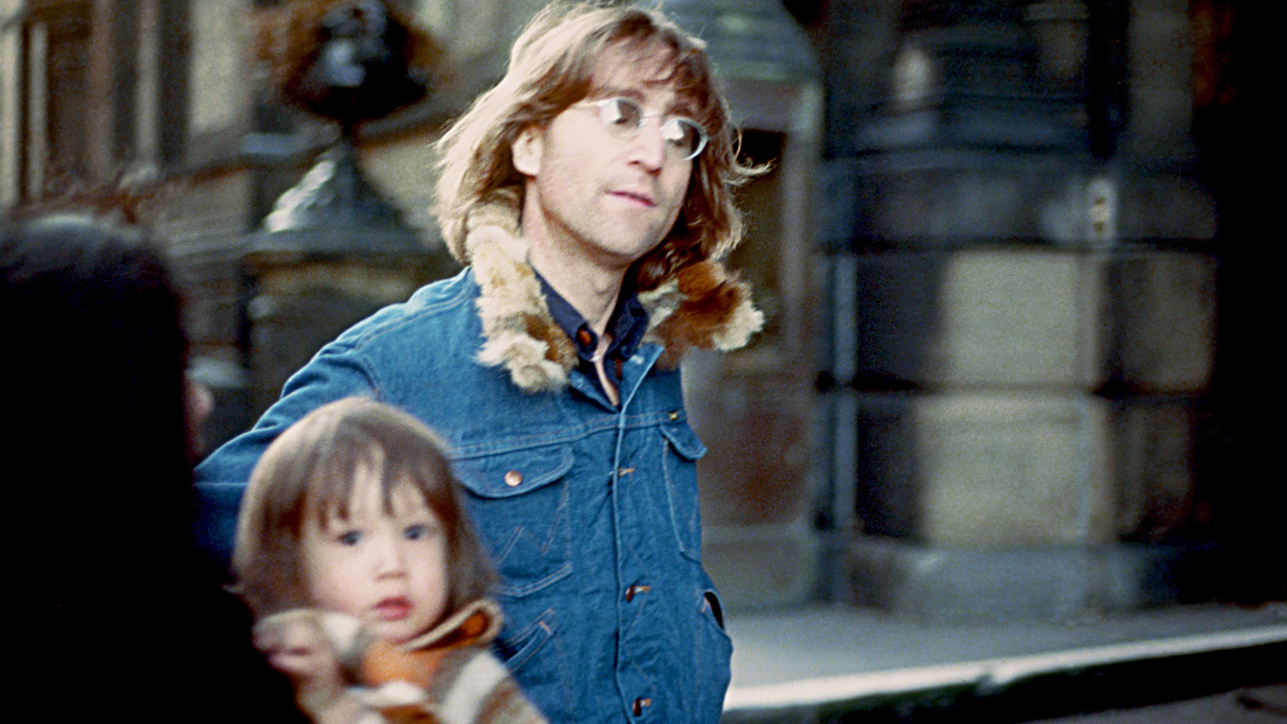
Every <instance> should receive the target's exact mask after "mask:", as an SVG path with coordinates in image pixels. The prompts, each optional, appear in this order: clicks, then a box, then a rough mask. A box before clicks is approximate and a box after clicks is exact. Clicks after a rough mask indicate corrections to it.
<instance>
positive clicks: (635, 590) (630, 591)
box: [626, 584, 652, 603]
mask: <svg viewBox="0 0 1287 724" xmlns="http://www.w3.org/2000/svg"><path fill="white" fill-rule="evenodd" d="M650 590H652V586H645V585H643V584H635V585H633V586H631V587H629V588H627V589H626V603H630V602H631V601H633V600H635V596H637V595H639V594H641V593H647V592H648V591H650Z"/></svg>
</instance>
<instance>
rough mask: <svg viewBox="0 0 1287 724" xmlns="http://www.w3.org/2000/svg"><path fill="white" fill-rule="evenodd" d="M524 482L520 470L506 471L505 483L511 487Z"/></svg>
mask: <svg viewBox="0 0 1287 724" xmlns="http://www.w3.org/2000/svg"><path fill="white" fill-rule="evenodd" d="M522 482H523V474H522V473H520V472H519V471H517V470H511V471H509V472H508V473H505V484H506V485H508V486H509V487H511V488H512V487H514V486H516V485H519V484H521V483H522Z"/></svg>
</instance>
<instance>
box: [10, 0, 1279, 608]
mask: <svg viewBox="0 0 1287 724" xmlns="http://www.w3.org/2000/svg"><path fill="white" fill-rule="evenodd" d="M303 4H305V5H314V6H327V7H331V6H336V5H344V3H335V2H332V3H318V2H312V3H303ZM391 4H392V5H395V6H396V7H397V9H398V10H400V11H401V13H402V14H401V15H399V16H398V17H402V18H409V19H410V20H411V22H413V23H414V24H415V25H417V26H418V27H419V28H420V29H421V30H422V31H423V32H424V33H427V34H428V36H430V37H432V38H434V39H436V42H437V46H438V50H440V56H439V61H438V62H437V63H436V64H435V65H434V67H433V68H432V72H423V73H419V74H418V75H417V72H418V71H417V70H416V69H415V68H411V69H410V70H408V72H409V73H410V75H411V76H413V80H414V81H415V82H416V83H419V84H423V85H425V86H426V87H427V92H426V93H424V94H423V97H422V98H421V97H420V95H419V94H417V93H409V94H408V95H407V102H406V103H403V104H401V107H399V108H395V109H393V110H390V109H387V108H381V109H379V110H378V111H376V110H372V111H371V113H370V114H368V116H364V117H361V118H360V119H358V121H360V122H354V121H352V119H349V120H347V121H346V120H345V119H343V118H340V117H339V114H338V113H333V114H332V115H331V116H329V117H328V116H326V114H325V113H323V114H322V115H317V114H313V113H308V112H305V111H303V110H300V109H298V108H297V107H294V106H290V105H288V104H286V103H284V102H283V97H282V96H283V94H282V91H281V84H280V82H275V81H276V80H277V79H276V78H275V77H274V76H273V75H272V74H271V73H270V71H269V69H268V68H267V67H266V66H265V64H264V63H263V62H262V61H261V60H259V59H257V55H256V52H255V50H254V47H255V40H254V39H255V37H256V32H257V28H258V27H260V26H261V24H262V21H261V20H258V18H259V17H260V16H259V13H260V12H261V11H262V10H264V9H266V8H271V7H275V6H277V7H279V9H280V6H282V5H284V4H283V3H273V2H249V1H247V0H201V2H195V1H193V2H188V1H186V0H25V1H24V0H0V206H3V207H4V208H11V207H17V206H22V205H32V204H39V203H41V202H45V201H48V200H50V199H54V198H58V197H60V196H64V195H67V194H69V193H74V192H76V191H77V190H79V189H84V188H90V187H94V186H98V185H103V184H111V183H123V184H127V185H129V186H130V187H131V188H133V189H135V190H137V192H138V194H139V195H140V197H142V198H146V199H147V200H148V203H149V207H150V209H151V211H152V216H153V219H154V221H155V223H156V225H157V226H158V227H159V228H160V230H161V231H162V232H163V235H164V236H165V237H166V238H167V239H168V240H169V242H170V244H171V248H170V252H171V253H172V256H173V258H174V260H175V263H176V264H177V265H178V267H179V269H180V270H181V273H182V278H183V281H184V283H185V284H186V288H187V290H188V292H189V295H190V300H189V306H188V310H187V311H188V317H187V325H188V329H189V331H190V334H191V336H192V338H193V340H194V344H195V346H194V361H193V366H192V370H191V372H192V374H193V376H195V377H197V378H198V379H199V380H201V381H203V382H204V383H205V384H206V385H208V386H209V387H210V388H211V389H212V390H213V391H214V393H215V397H216V401H217V406H216V411H215V415H214V417H213V419H212V422H211V424H210V427H209V428H208V429H207V431H206V436H207V444H208V446H209V447H210V448H211V449H212V448H213V447H214V446H216V445H218V444H219V443H220V442H222V441H223V440H225V439H227V438H228V437H229V436H231V435H233V434H235V433H236V432H238V431H240V430H242V429H244V428H246V427H248V426H249V425H250V424H251V423H252V422H253V420H254V419H255V418H256V417H257V415H258V413H259V412H260V411H262V410H263V409H264V407H266V405H267V404H269V402H270V401H271V400H273V399H274V398H275V397H276V395H277V393H278V390H279V389H280V386H281V384H282V383H283V382H284V380H285V378H286V376H287V375H288V374H289V373H290V372H291V371H293V370H294V369H296V368H297V367H299V366H300V365H301V364H303V362H304V361H306V360H307V359H308V357H309V356H310V355H311V354H312V353H313V351H315V350H316V349H317V347H318V346H320V345H321V344H322V343H324V342H325V341H328V340H329V339H331V338H332V337H334V335H335V334H337V333H338V332H339V331H340V330H342V329H343V328H345V327H346V326H347V325H349V324H350V323H352V322H353V321H356V320H357V319H359V318H361V317H363V316H365V315H366V314H369V313H370V312H371V311H373V310H374V309H376V308H378V307H380V306H382V305H384V304H388V303H391V302H396V301H400V300H402V299H404V298H405V297H406V296H408V295H409V294H410V293H411V291H412V290H414V289H415V288H416V286H418V285H419V284H422V283H424V282H426V281H428V280H430V279H433V278H436V277H440V276H444V275H448V274H451V273H454V272H455V270H456V267H455V266H454V264H453V263H452V262H451V261H450V260H449V259H448V258H447V257H446V254H445V251H444V250H443V248H442V245H441V241H440V237H439V234H438V230H437V229H436V227H435V225H434V223H433V221H432V219H431V217H430V216H429V214H428V213H427V210H426V209H427V206H428V204H429V202H430V196H429V193H430V188H431V179H432V169H431V164H432V157H431V153H430V144H431V143H432V142H433V141H434V139H435V138H437V137H438V136H439V135H440V134H441V132H442V131H443V129H444V127H445V125H446V124H447V123H448V122H449V121H450V119H452V118H453V117H455V116H456V115H458V114H459V113H461V112H462V110H463V109H464V108H465V107H466V105H467V104H468V102H469V101H470V100H471V99H472V98H473V97H474V96H475V95H477V93H479V92H480V91H482V90H483V89H485V88H487V87H489V86H490V85H491V84H492V83H494V82H495V81H496V80H497V79H498V78H499V77H500V75H501V73H502V72H503V69H504V65H505V62H506V59H507V53H508V49H509V46H510V44H511V42H512V40H513V38H514V37H515V36H516V35H517V33H518V31H519V29H520V28H521V27H522V26H523V24H524V23H525V22H526V21H527V19H528V18H529V17H530V16H531V15H532V14H533V13H534V12H535V11H536V10H537V9H538V8H539V7H540V5H541V3H540V2H539V0H419V1H415V0H408V1H406V2H401V3H396V2H395V3H391ZM347 5H348V6H349V7H348V8H347V10H349V11H352V13H353V15H352V17H356V18H361V17H367V19H370V14H371V13H372V12H374V10H373V9H372V8H373V6H378V5H379V3H372V2H370V1H369V0H368V1H367V2H361V1H360V0H356V1H354V2H351V3H347ZM1251 5H1252V4H1251V3H1246V2H1237V1H1235V0H1086V1H1084V2H1083V1H1080V0H1052V1H1049V2H1029V1H1027V0H977V1H974V2H968V1H965V0H960V1H951V0H866V1H862V2H859V1H858V0H849V1H845V0H792V1H788V2H785V3H782V2H777V1H776V0H743V1H741V2H738V1H735V0H669V1H668V2H666V3H664V6H663V7H664V9H665V10H666V11H668V12H669V13H671V14H672V15H673V16H674V17H675V18H676V20H677V21H679V22H680V24H681V25H683V26H684V27H686V28H687V29H689V30H690V31H692V32H694V33H696V34H698V35H700V36H701V37H703V38H704V39H705V40H706V41H707V43H708V48H709V51H710V53H711V56H712V58H713V61H714V64H715V65H716V67H717V70H718V71H719V74H720V77H721V79H722V82H723V84H724V86H725V89H726V91H727V94H728V98H729V100H730V103H731V106H732V111H733V114H734V117H735V118H736V119H737V121H738V123H739V124H740V125H741V127H742V128H743V138H742V152H743V153H744V154H745V155H746V156H747V157H749V158H751V159H753V160H754V161H756V162H769V163H771V164H772V171H771V172H770V173H769V174H767V175H766V176H763V177H761V178H759V179H757V180H755V181H754V182H752V183H751V184H749V185H748V186H746V187H744V188H743V189H741V191H740V198H741V203H742V206H743V208H744V209H745V210H746V211H747V212H748V214H749V218H750V234H749V237H748V238H747V240H746V242H745V243H744V244H743V245H742V246H741V247H740V248H739V249H738V250H737V251H736V252H735V253H734V255H733V264H734V266H737V267H738V268H740V269H742V270H743V274H744V276H745V277H747V278H749V279H750V280H751V282H752V283H753V285H754V286H755V288H756V292H757V296H758V300H759V303H760V305H761V307H762V308H763V309H764V310H765V312H766V314H767V317H768V324H767V328H766V331H765V332H764V334H763V335H761V336H760V337H759V338H758V340H757V341H756V342H755V343H754V344H753V345H752V346H751V347H749V348H747V349H745V350H741V351H739V352H736V353H734V354H731V355H726V356H719V355H695V356H693V357H692V358H691V359H689V360H688V361H687V362H686V385H687V386H688V399H689V408H690V414H691V417H692V420H693V425H694V426H695V427H696V428H697V430H698V432H699V434H700V435H701V436H702V438H703V439H704V441H705V442H706V443H707V445H708V446H709V448H710V452H709V454H708V455H707V456H706V458H705V459H703V460H702V461H701V467H700V474H701V484H702V509H703V515H704V523H705V527H704V530H705V556H706V561H707V566H708V568H709V569H710V571H711V574H712V576H713V577H714V578H715V579H716V582H717V583H718V584H719V585H720V587H721V590H722V591H723V593H724V594H725V596H726V598H727V599H728V606H729V608H730V609H732V610H734V611H743V612H754V611H765V610H789V609H792V608H795V607H802V606H806V605H810V604H816V603H830V604H837V605H843V606H856V607H867V608H872V609H876V610H880V611H886V612H890V613H893V614H896V615H900V616H904V615H905V616H908V617H913V618H917V619H921V620H924V619H946V620H981V619H986V620H998V619H1008V618H1029V619H1031V618H1038V619H1057V620H1075V619H1077V618H1079V617H1083V616H1086V615H1088V614H1093V613H1096V612H1114V611H1133V610H1139V609H1143V608H1148V607H1155V606H1160V605H1171V604H1180V603H1189V602H1199V601H1222V602H1235V603H1241V604H1247V605H1253V604H1256V603H1260V602H1264V601H1269V600H1282V599H1284V598H1287V594H1285V593H1284V571H1285V570H1287V565H1284V562H1283V559H1282V551H1283V546H1282V538H1281V535H1282V533H1281V530H1282V526H1281V523H1280V521H1279V518H1280V517H1281V515H1280V513H1278V510H1280V508H1277V506H1276V504H1277V501H1279V500H1280V499H1281V491H1282V488H1283V477H1282V475H1281V472H1279V473H1273V472H1271V471H1272V470H1273V469H1275V468H1272V467H1270V468H1262V467H1261V466H1260V465H1259V464H1258V463H1259V462H1263V460H1264V458H1262V457H1261V456H1262V454H1263V453H1262V452H1261V451H1262V450H1264V449H1265V447H1264V445H1265V443H1266V442H1268V431H1269V430H1270V429H1272V427H1273V426H1271V425H1267V424H1266V423H1265V422H1264V420H1265V419H1266V417H1269V418H1276V417H1277V415H1276V414H1274V413H1271V412H1266V408H1267V407H1269V404H1270V403H1269V402H1268V400H1267V399H1266V396H1265V393H1264V392H1263V390H1264V389H1265V383H1264V380H1268V379H1272V378H1271V377H1268V376H1266V375H1267V371H1266V369H1265V368H1266V365H1267V364H1268V363H1267V362H1266V357H1267V355H1266V354H1265V353H1264V352H1263V350H1262V343H1261V340H1262V339H1264V338H1265V337H1266V334H1267V332H1268V331H1269V330H1268V329H1266V328H1265V327H1263V326H1262V323H1261V321H1260V315H1262V314H1263V310H1262V308H1261V305H1260V304H1259V303H1258V302H1257V301H1256V297H1255V296H1253V295H1255V294H1256V292H1257V290H1258V289H1260V288H1262V287H1263V286H1264V283H1265V279H1264V278H1263V277H1262V276H1261V274H1262V270H1263V269H1264V267H1265V264H1264V262H1263V261H1262V260H1261V257H1262V255H1263V254H1264V247H1265V242H1266V239H1265V233H1266V232H1265V231H1264V230H1263V229H1262V228H1261V227H1259V226H1257V225H1256V224H1255V223H1254V222H1253V219H1252V215H1253V214H1254V213H1255V211H1256V210H1257V204H1256V203H1255V202H1253V200H1252V199H1254V198H1255V196H1254V194H1255V192H1256V189H1257V186H1258V182H1259V179H1257V181H1255V182H1253V176H1255V174H1251V173H1248V172H1247V171H1248V168H1249V166H1250V163H1251V162H1252V161H1253V160H1258V157H1257V156H1256V155H1255V154H1261V155H1263V154H1264V153H1265V152H1264V151H1262V150H1259V149H1257V148H1255V147H1254V144H1255V143H1256V140H1255V137H1254V134H1252V133H1250V131H1249V128H1250V125H1249V121H1250V120H1251V119H1252V117H1253V116H1254V115H1255V113H1254V111H1253V108H1252V106H1251V105H1250V103H1251V102H1253V101H1254V100H1255V92H1256V90H1257V87H1256V86H1251V87H1248V84H1247V82H1246V80H1245V79H1246V77H1247V75H1248V73H1249V72H1250V71H1249V66H1250V60H1249V47H1250V45H1251V43H1250V41H1249V40H1248V29H1249V28H1250V27H1252V24H1253V22H1254V21H1253V20H1252V19H1251V18H1250V16H1249V15H1248V13H1249V12H1252V11H1253V10H1254V7H1249V6H1251ZM376 9H377V10H378V8H376ZM363 13H366V14H367V15H366V16H363ZM390 17H392V16H390ZM394 19H396V18H394ZM386 20H389V21H390V22H392V20H390V19H389V18H386ZM367 29H368V30H369V29H370V23H368V25H367ZM328 32H330V33H331V35H330V36H326V37H327V38H330V39H332V40H334V39H336V38H339V39H341V40H343V38H344V37H345V35H344V31H343V29H342V28H338V27H331V28H330V30H329V31H328ZM321 37H322V36H319V38H321ZM344 42H349V41H344ZM320 43H321V39H319V44H320ZM395 45H396V43H395ZM335 47H339V48H341V49H343V48H349V50H350V51H351V49H352V47H356V46H354V45H352V43H350V45H348V46H345V45H343V43H341V44H340V45H337V46H335ZM399 47H401V46H399ZM337 52H338V51H337ZM345 52H349V51H345ZM341 55H342V54H341ZM318 57H322V58H328V57H340V56H338V55H335V56H332V55H327V52H326V51H324V52H322V53H321V54H320V55H319V56H318ZM399 72H401V71H399ZM342 75H343V74H340V75H337V76H335V77H334V78H332V79H331V82H332V87H339V86H343V85H344V83H345V82H347V81H345V80H344V78H343V77H342ZM314 80H316V79H314ZM310 82H312V81H310ZM417 98H419V100H416V99H417ZM367 102H368V101H363V103H367ZM297 105H298V104H297ZM391 105H399V104H391ZM4 313H5V314H12V313H15V312H14V310H4ZM1279 326H1280V325H1279ZM84 369H85V380H84V381H83V382H85V383H89V384H96V383H103V384H107V383H108V382H107V381H100V380H96V379H95V377H94V369H95V365H94V360H91V359H87V360H85V361H84ZM1267 470H1268V471H1269V472H1267Z"/></svg>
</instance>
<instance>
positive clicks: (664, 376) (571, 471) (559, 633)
mask: <svg viewBox="0 0 1287 724" xmlns="http://www.w3.org/2000/svg"><path fill="white" fill-rule="evenodd" d="M478 294H479V290H478V286H477V284H476V283H475V281H474V278H473V275H472V272H471V271H470V270H468V269H467V270H465V271H464V272H462V273H461V274H460V275H458V276H456V277H455V278H453V279H449V280H446V281H443V282H438V283H435V284H432V285H429V286H427V287H424V288H422V289H421V290H420V291H418V292H417V293H416V294H415V295H414V296H413V297H412V298H411V299H410V300H409V301H408V302H406V303H405V304H400V305H395V306H392V307H389V308H386V309H384V310H382V311H380V312H378V313H376V314H375V315H374V316H372V317H371V318H369V319H367V320H366V321H364V322H361V323H359V324H357V325H356V326H354V327H353V328H351V329H349V330H348V331H346V332H345V333H344V334H342V335H341V336H340V337H339V338H338V339H337V340H336V341H334V342H332V343H331V344H329V345H327V346H326V347H325V348H324V349H322V351H321V352H319V353H318V354H317V356H316V357H315V358H314V359H313V360H312V361H311V362H309V364H308V365H306V366H305V367H304V368H303V369H301V370H300V371H299V372H297V373H296V374H295V375H294V376H293V377H292V378H291V379H290V381H288V382H287V384H286V387H285V389H284V391H283V394H282V398H281V399H280V400H279V401H278V402H277V403H276V404H275V405H274V406H273V407H272V408H271V409H269V411H268V412H267V413H265V414H264V416H263V417H262V418H261V419H260V421H259V422H258V424H257V425H256V426H255V427H254V429H253V430H251V431H249V432H247V433H245V434H243V435H241V436H240V437H238V438H236V439H234V440H232V441H231V442H229V443H228V444H227V445H225V446H224V447H222V448H220V449H219V450H218V451H216V452H215V453H214V454H213V455H212V456H211V457H210V458H209V459H208V460H206V461H205V462H204V463H203V464H202V465H201V466H200V467H199V469H198V475H199V477H200V480H201V486H202V488H203V489H204V490H205V491H207V492H208V493H211V495H210V496H209V497H208V498H207V500H208V501H210V503H211V505H214V506H219V505H222V506H223V507H222V508H221V509H220V510H217V511H215V512H208V513H207V516H206V520H207V521H208V525H210V526H211V528H210V529H209V531H208V532H207V535H208V537H210V538H211V539H212V540H214V541H215V544H216V545H217V546H227V545H229V543H227V542H224V541H226V538H225V536H226V535H227V532H226V531H227V530H228V527H227V520H228V518H229V516H231V515H232V514H233V513H234V511H232V510H230V506H231V505H232V504H233V503H234V502H235V501H236V500H239V496H236V495H230V494H229V488H228V486H227V484H228V483H234V484H240V483H243V482H244V481H245V480H246V479H247V478H248V477H249V474H250V470H251V468H252V467H253V466H254V464H255V461H256V460H258V458H259V455H260V453H261V452H262V451H263V449H264V447H265V446H266V445H267V444H268V443H269V442H270V441H271V440H272V439H273V438H274V437H275V436H276V435H277V434H278V433H280V432H281V431H282V430H284V429H285V428H286V427H287V426H288V425H290V424H291V423H292V422H294V421H295V420H297V419H299V418H300V417H301V416H302V415H304V414H305V413H307V412H308V411H310V410H312V409H314V408H316V407H317V406H319V405H321V404H324V403H326V402H329V401H331V400H335V399H339V398H341V397H345V396H349V395H366V396H373V397H375V398H377V399H379V400H381V401H384V402H387V403H390V404H392V405H395V406H397V407H400V408H402V409H404V410H406V411H408V412H410V413H412V414H413V415H416V416H417V417H419V418H420V419H422V420H424V421H425V422H426V423H428V424H429V425H430V426H431V427H433V428H434V429H435V430H436V431H438V432H439V433H440V434H442V435H443V436H444V437H445V438H446V439H447V440H448V442H449V443H450V445H451V446H452V448H453V450H452V456H453V460H454V464H455V467H456V471H457V474H458V476H459V478H460V480H461V483H462V484H463V486H464V488H465V490H466V491H467V493H468V494H467V495H466V496H465V497H466V505H467V506H468V507H469V509H470V513H471V514H472V517H473V520H474V521H475V523H476V525H477V527H478V529H479V531H480V533H481V534H482V537H483V538H484V540H485V541H486V542H487V544H488V546H489V548H490V552H491V554H492V556H493V560H494V561H495V563H496V567H497V570H498V571H499V573H500V575H501V579H502V584H501V588H500V590H499V591H498V595H497V598H498V600H499V601H500V603H501V606H502V608H503V610H504V614H505V627H504V630H503V631H502V632H501V636H500V638H499V639H498V641H497V644H496V647H495V648H496V653H497V654H498V655H499V656H500V657H501V659H502V660H505V661H506V662H507V665H508V666H509V667H510V669H511V670H512V671H513V673H514V676H515V678H516V679H517V680H518V682H519V683H520V684H521V685H522V687H523V689H524V690H525V691H526V692H527V694H528V695H529V696H530V697H531V698H532V700H533V701H534V702H535V703H536V704H537V705H538V706H539V707H541V709H542V710H543V711H544V712H545V713H546V715H547V716H548V717H549V718H550V720H551V721H555V722H623V721H631V722H635V721H655V722H666V723H668V724H669V723H672V722H679V723H682V722H702V723H709V724H714V722H717V721H718V719H719V715H720V710H721V708H722V704H723V697H724V692H725V689H726V688H727V686H728V680H729V657H730V655H731V653H732V643H731V641H730V639H729V637H728V635H727V634H726V633H725V632H724V629H723V626H722V620H721V618H722V612H721V609H720V604H719V597H718V594H717V593H716V592H715V587H714V585H713V584H712V583H711V580H710V578H709V577H708V576H707V575H706V572H705V571H704V570H703V568H702V565H701V518H700V513H699V510H698V500H697V478H696V465H695V461H696V460H697V459H698V458H700V457H701V456H702V455H703V454H704V453H705V451H706V450H705V447H704V446H703V445H702V443H701V442H700V441H699V440H698V439H697V436H696V435H695V434H694V433H693V430H692V429H691V428H690V427H689V425H688V422H687V418H686V415H685V412H684V406H683V395H682V390H681V386H680V375H679V372H678V371H671V370H661V369H657V368H654V362H655V361H656V359H657V357H658V355H659V354H660V353H661V348H660V347H659V346H657V345H655V344H644V345H642V346H641V347H640V348H639V350H638V351H637V352H636V353H635V354H634V355H633V356H631V357H630V359H629V360H628V361H627V362H626V363H625V364H624V366H623V369H622V384H621V387H620V395H621V405H620V408H619V409H618V408H614V407H613V406H612V405H611V404H610V403H609V401H608V400H607V399H606V398H605V397H604V395H603V393H602V392H600V391H599V389H598V388H597V386H596V385H595V384H594V383H593V382H592V381H591V380H589V379H588V378H587V377H586V376H585V375H583V374H582V373H580V372H578V371H576V370H574V371H572V373H571V378H570V385H569V389H567V390H565V391H563V392H558V393H551V392H538V393H526V392H522V391H520V390H519V389H518V388H517V387H515V386H514V384H513V383H512V382H511V381H510V379H509V373H508V372H507V371H506V370H504V369H499V368H490V367H484V366H482V365H481V364H479V363H478V362H477V361H476V360H475V356H476V354H477V352H478V349H479V347H480V345H481V344H482V331H481V325H480V323H479V320H478V315H477V312H476V309H475V302H476V300H477V298H478ZM510 471H517V472H518V473H519V474H521V482H519V483H518V484H516V485H511V484H509V483H512V482H514V480H515V477H516V476H513V475H510V476H509V477H508V482H507V473H509V472H510ZM220 521H223V522H222V523H221V522H220ZM221 525H222V528H221V527H220V526H221ZM220 531H223V532H220ZM636 711H638V712H639V713H638V714H636V713H635V712H636Z"/></svg>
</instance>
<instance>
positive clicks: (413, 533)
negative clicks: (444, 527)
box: [402, 523, 430, 540]
mask: <svg viewBox="0 0 1287 724" xmlns="http://www.w3.org/2000/svg"><path fill="white" fill-rule="evenodd" d="M429 533H430V531H429V526H427V525H424V524H423V523H417V524H416V525H409V526H407V527H406V528H405V529H403V531H402V536H403V537H404V538H406V539H407V540H420V539H421V538H428V537H429Z"/></svg>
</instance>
